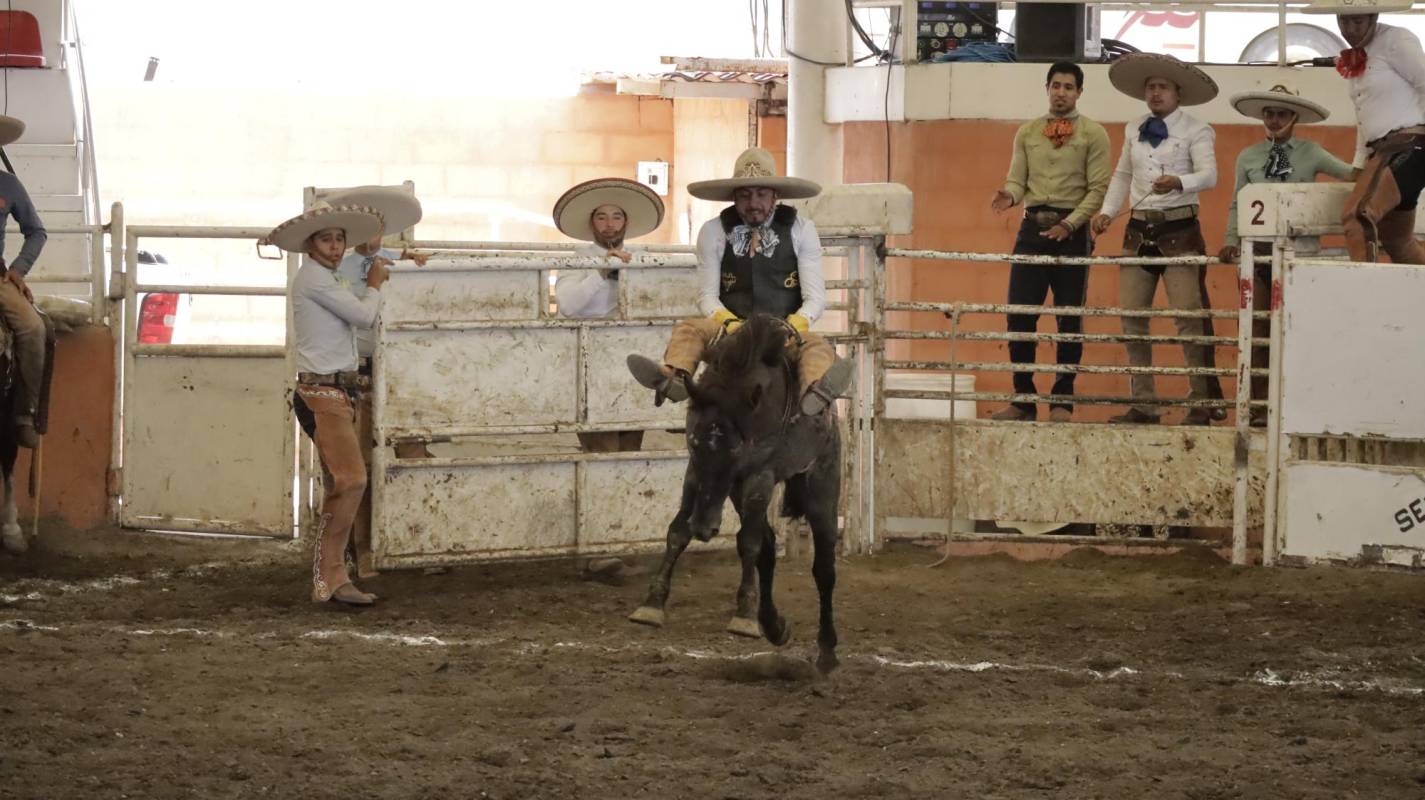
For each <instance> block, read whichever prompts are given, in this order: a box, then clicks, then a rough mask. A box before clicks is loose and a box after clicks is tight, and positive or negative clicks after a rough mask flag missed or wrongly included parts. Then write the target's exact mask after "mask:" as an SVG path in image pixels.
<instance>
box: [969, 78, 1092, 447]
mask: <svg viewBox="0 0 1425 800" xmlns="http://www.w3.org/2000/svg"><path fill="white" fill-rule="evenodd" d="M1044 90H1045V93H1046V94H1048V95H1049V113H1047V114H1045V115H1044V116H1042V117H1039V118H1038V119H1032V120H1030V121H1028V122H1026V123H1024V125H1023V126H1022V127H1021V128H1020V129H1019V132H1018V133H1017V134H1015V137H1014V157H1013V159H1012V160H1011V161H1010V164H1009V176H1008V177H1007V178H1005V182H1004V188H1002V189H1000V190H999V191H998V192H995V197H994V200H993V201H992V202H991V203H990V207H991V208H993V209H994V210H995V211H997V212H1003V211H1007V210H1008V209H1009V208H1011V207H1012V206H1014V205H1016V204H1018V203H1021V202H1023V203H1024V220H1023V222H1021V223H1020V225H1019V235H1018V236H1017V237H1016V238H1015V240H1014V252H1015V253H1024V254H1032V255H1046V256H1086V255H1088V254H1089V252H1090V251H1091V250H1092V249H1093V245H1092V244H1091V243H1090V241H1089V235H1088V234H1089V220H1090V218H1092V217H1093V214H1094V212H1096V211H1098V209H1099V206H1100V205H1102V204H1103V196H1104V193H1105V192H1107V191H1108V180H1109V177H1110V175H1111V173H1112V169H1113V162H1112V154H1111V152H1110V145H1109V142H1108V132H1107V131H1105V130H1104V129H1103V126H1102V125H1100V124H1098V123H1097V122H1094V121H1093V120H1091V119H1089V118H1088V117H1085V116H1083V115H1081V114H1079V111H1078V102H1079V97H1080V95H1082V94H1083V92H1084V72H1083V70H1081V69H1079V67H1078V65H1076V64H1069V63H1059V64H1054V65H1053V66H1051V67H1049V75H1048V77H1047V78H1046V80H1045V85H1044ZM1088 277H1089V270H1088V267H1086V266H1065V267H1057V266H1055V267H1051V266H1044V265H1039V264H1015V265H1013V266H1012V267H1010V271H1009V302H1010V303H1011V304H1013V305H1035V306H1037V305H1041V304H1043V302H1044V299H1045V297H1046V296H1047V295H1048V293H1049V292H1050V291H1051V290H1052V291H1053V292H1054V305H1056V306H1081V305H1083V304H1084V293H1085V292H1086V291H1087V288H1088ZM1058 321H1059V333H1081V332H1082V331H1083V318H1082V317H1078V316H1065V317H1059V318H1058ZM1038 324H1039V315H1038V314H1010V315H1009V330H1010V331H1011V332H1016V333H1033V332H1034V330H1035V328H1037V327H1038ZM1035 349H1036V348H1035V343H1034V342H1010V343H1009V357H1010V359H1011V360H1012V361H1014V363H1016V364H1032V363H1034V351H1035ZM1083 350H1084V346H1083V344H1082V343H1080V342H1059V343H1058V345H1057V355H1058V362H1059V364H1061V365H1077V364H1078V363H1079V359H1080V358H1081V357H1082V356H1083ZM1035 392H1036V390H1035V388H1034V373H1032V372H1016V373H1014V393H1015V394H1019V395H1033V394H1035ZM1073 393H1074V373H1073V372H1061V373H1059V374H1058V375H1056V376H1055V378H1054V386H1053V388H1052V389H1051V390H1050V394H1051V395H1052V397H1051V398H1050V401H1049V409H1050V410H1049V419H1050V420H1052V421H1054V422H1068V421H1069V420H1070V418H1071V417H1072V415H1073V406H1072V405H1071V404H1070V403H1069V401H1068V400H1067V398H1068V397H1069V396H1071V395H1073ZM1037 414H1038V407H1037V406H1036V405H1035V404H1034V402H1033V401H1032V400H1025V401H1017V402H1015V403H1012V404H1010V405H1009V406H1008V407H1007V408H1005V409H1003V410H1001V411H999V412H996V413H995V414H994V419H1000V420H1031V419H1034V418H1035V417H1036V415H1037Z"/></svg>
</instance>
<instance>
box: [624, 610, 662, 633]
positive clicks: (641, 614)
mask: <svg viewBox="0 0 1425 800" xmlns="http://www.w3.org/2000/svg"><path fill="white" fill-rule="evenodd" d="M628 621H629V622H632V623H635V624H638V625H648V626H649V627H653V628H661V627H663V609H661V608H654V607H653V606H639V607H638V608H637V609H635V610H634V612H633V613H632V614H629V615H628Z"/></svg>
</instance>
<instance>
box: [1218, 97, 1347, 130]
mask: <svg viewBox="0 0 1425 800" xmlns="http://www.w3.org/2000/svg"><path fill="white" fill-rule="evenodd" d="M1232 107H1233V108H1235V109H1237V111H1238V112H1239V113H1241V114H1243V115H1244V116H1248V117H1252V118H1253V119H1257V120H1260V119H1261V118H1262V110H1263V109H1266V108H1289V109H1291V110H1292V111H1295V112H1296V121H1297V122H1298V123H1301V124H1303V125H1310V124H1311V123H1313V122H1324V121H1326V118H1327V117H1330V116H1331V112H1330V111H1328V110H1327V109H1326V107H1325V106H1322V105H1319V104H1317V103H1313V102H1311V101H1310V100H1307V99H1305V98H1301V97H1292V96H1290V95H1285V94H1282V93H1281V92H1242V93H1241V94H1234V95H1232Z"/></svg>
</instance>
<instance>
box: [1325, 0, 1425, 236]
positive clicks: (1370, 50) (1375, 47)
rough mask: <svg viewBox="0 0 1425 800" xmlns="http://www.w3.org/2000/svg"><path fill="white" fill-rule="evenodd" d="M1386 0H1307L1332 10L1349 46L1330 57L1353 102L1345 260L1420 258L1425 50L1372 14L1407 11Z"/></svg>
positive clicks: (1405, 6)
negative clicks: (1382, 255)
mask: <svg viewBox="0 0 1425 800" xmlns="http://www.w3.org/2000/svg"><path fill="white" fill-rule="evenodd" d="M1409 10H1410V3H1409V2H1395V1H1394V0H1314V2H1313V3H1312V5H1311V6H1310V7H1309V8H1306V9H1304V11H1305V12H1306V13H1308V14H1335V15H1336V24H1337V26H1338V27H1339V28H1340V29H1341V36H1343V37H1344V38H1345V39H1346V43H1347V44H1349V45H1350V46H1351V47H1350V49H1348V50H1344V51H1342V52H1341V55H1340V56H1338V57H1337V59H1336V71H1337V72H1339V73H1341V76H1342V77H1344V78H1345V79H1346V81H1347V85H1348V86H1349V89H1350V93H1351V101H1352V102H1353V103H1354V104H1355V106H1356V157H1355V160H1354V162H1353V163H1352V166H1354V167H1355V168H1356V169H1357V170H1359V172H1358V173H1357V179H1356V188H1355V191H1353V192H1351V196H1350V198H1349V199H1348V200H1347V201H1346V208H1345V210H1344V211H1343V212H1342V220H1341V221H1342V225H1343V226H1344V227H1345V233H1346V249H1347V250H1348V251H1349V252H1350V254H1351V260H1352V261H1375V260H1376V259H1377V257H1378V256H1379V251H1380V250H1381V249H1384V250H1385V252H1386V253H1387V254H1389V255H1390V259H1391V261H1394V262H1396V263H1398V264H1425V248H1421V246H1420V243H1419V242H1418V241H1416V240H1415V206H1416V204H1417V203H1418V202H1419V199H1420V191H1421V189H1422V188H1425V52H1422V51H1421V48H1420V39H1419V37H1417V36H1416V35H1415V34H1413V33H1411V32H1410V31H1408V30H1406V29H1404V28H1397V27H1395V26H1394V25H1386V24H1384V23H1382V22H1380V21H1379V16H1378V15H1379V13H1380V12H1382V11H1409Z"/></svg>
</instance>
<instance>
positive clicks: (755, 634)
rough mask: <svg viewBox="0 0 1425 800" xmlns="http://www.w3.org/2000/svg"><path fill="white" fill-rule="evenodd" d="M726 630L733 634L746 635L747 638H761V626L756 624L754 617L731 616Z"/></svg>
mask: <svg viewBox="0 0 1425 800" xmlns="http://www.w3.org/2000/svg"><path fill="white" fill-rule="evenodd" d="M727 632H728V633H730V634H732V635H733V636H746V637H747V638H749V639H761V638H762V626H761V625H758V624H757V620H755V619H743V618H742V617H733V618H732V621H731V622H729V623H727Z"/></svg>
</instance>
